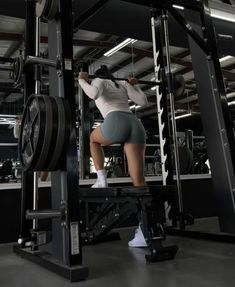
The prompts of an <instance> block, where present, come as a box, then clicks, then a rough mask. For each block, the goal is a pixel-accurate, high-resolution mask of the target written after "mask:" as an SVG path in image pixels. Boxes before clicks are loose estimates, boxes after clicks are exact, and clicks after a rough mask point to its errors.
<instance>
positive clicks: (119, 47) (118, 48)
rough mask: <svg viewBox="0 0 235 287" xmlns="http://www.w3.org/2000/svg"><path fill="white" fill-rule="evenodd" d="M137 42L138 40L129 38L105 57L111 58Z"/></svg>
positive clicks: (105, 54)
mask: <svg viewBox="0 0 235 287" xmlns="http://www.w3.org/2000/svg"><path fill="white" fill-rule="evenodd" d="M136 41H137V40H135V39H131V38H127V39H126V40H125V41H123V42H121V43H120V44H118V45H117V46H115V47H113V48H112V49H111V50H109V51H107V52H106V53H104V56H105V57H109V56H111V55H113V54H114V53H116V52H117V51H119V50H121V49H122V48H123V47H125V46H127V45H129V44H133V43H135V42H136Z"/></svg>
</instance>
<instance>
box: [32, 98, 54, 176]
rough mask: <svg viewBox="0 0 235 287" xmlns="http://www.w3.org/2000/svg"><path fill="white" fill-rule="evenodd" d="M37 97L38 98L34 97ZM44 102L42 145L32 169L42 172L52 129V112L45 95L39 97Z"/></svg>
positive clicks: (49, 102)
mask: <svg viewBox="0 0 235 287" xmlns="http://www.w3.org/2000/svg"><path fill="white" fill-rule="evenodd" d="M36 97H38V96H36ZM40 97H41V99H42V100H43V101H44V105H45V106H44V107H45V113H46V120H45V134H44V139H43V143H42V145H41V147H40V149H41V151H40V154H39V157H38V161H37V163H36V164H35V167H34V168H33V170H34V171H43V170H45V169H46V165H45V164H46V162H47V158H48V156H49V149H50V145H51V137H52V129H53V110H52V104H51V101H50V97H49V96H46V95H42V96H40Z"/></svg>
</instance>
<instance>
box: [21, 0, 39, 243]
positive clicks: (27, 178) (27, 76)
mask: <svg viewBox="0 0 235 287" xmlns="http://www.w3.org/2000/svg"><path fill="white" fill-rule="evenodd" d="M25 28H26V29H25V57H27V56H28V55H34V53H35V30H36V27H35V1H34V0H26V23H25ZM34 92H35V82H34V67H33V66H27V68H26V69H25V71H24V102H26V101H27V99H28V98H29V97H30V95H32V94H34ZM32 207H33V172H30V171H23V172H22V195H21V227H20V239H21V240H22V244H23V240H24V238H29V237H30V229H31V228H32V222H29V221H26V218H25V212H26V210H28V209H32Z"/></svg>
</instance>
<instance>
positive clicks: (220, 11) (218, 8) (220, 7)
mask: <svg viewBox="0 0 235 287" xmlns="http://www.w3.org/2000/svg"><path fill="white" fill-rule="evenodd" d="M172 7H174V8H176V9H178V10H184V7H183V6H179V5H172ZM231 10H232V11H231ZM210 12H211V17H213V18H216V19H220V20H225V21H229V22H234V23H235V15H234V14H235V9H234V7H233V6H231V5H226V4H222V3H217V2H212V1H210ZM233 12H234V13H233Z"/></svg>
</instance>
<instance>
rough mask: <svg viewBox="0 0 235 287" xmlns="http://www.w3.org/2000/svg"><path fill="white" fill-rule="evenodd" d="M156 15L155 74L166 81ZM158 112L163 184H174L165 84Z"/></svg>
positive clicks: (160, 90) (158, 94) (159, 94)
mask: <svg viewBox="0 0 235 287" xmlns="http://www.w3.org/2000/svg"><path fill="white" fill-rule="evenodd" d="M155 17H156V15H154V13H153V11H152V29H155V33H156V41H153V45H155V47H154V46H153V50H154V53H155V54H156V60H155V61H156V63H155V64H154V66H155V75H156V81H165V80H166V73H165V68H164V56H163V42H162V40H163V39H162V34H161V29H162V23H161V20H160V19H158V20H157V22H155ZM156 97H157V113H158V127H159V135H160V147H161V166H162V177H163V185H173V168H172V159H171V140H170V123H169V116H168V100H167V90H166V87H165V86H157V88H156Z"/></svg>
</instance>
